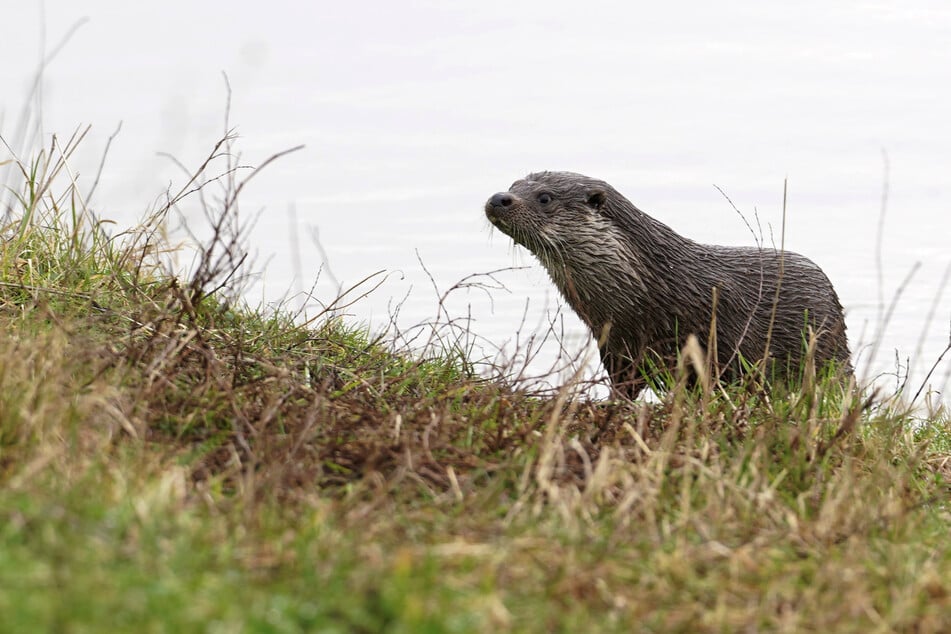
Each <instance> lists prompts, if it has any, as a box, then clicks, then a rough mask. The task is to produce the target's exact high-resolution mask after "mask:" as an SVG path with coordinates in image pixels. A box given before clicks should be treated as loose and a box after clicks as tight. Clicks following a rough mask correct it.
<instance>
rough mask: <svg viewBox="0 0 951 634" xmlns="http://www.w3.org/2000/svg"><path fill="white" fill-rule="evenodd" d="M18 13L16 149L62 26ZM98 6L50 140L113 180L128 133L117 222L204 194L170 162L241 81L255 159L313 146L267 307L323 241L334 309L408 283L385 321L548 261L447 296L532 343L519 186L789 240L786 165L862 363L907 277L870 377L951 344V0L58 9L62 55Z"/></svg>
mask: <svg viewBox="0 0 951 634" xmlns="http://www.w3.org/2000/svg"><path fill="white" fill-rule="evenodd" d="M661 4H662V3H661ZM4 13H5V22H6V23H7V24H16V25H18V27H17V28H16V29H8V31H9V32H7V33H5V34H4V38H3V40H2V41H0V54H2V56H3V59H4V60H8V61H9V60H19V62H18V63H5V64H4V65H3V67H2V68H0V80H2V84H0V85H3V86H4V92H3V99H2V103H0V106H2V108H3V110H4V114H5V116H4V119H3V123H2V127H0V130H2V132H3V134H4V136H5V137H10V136H11V135H12V129H13V128H14V127H15V125H16V115H17V113H18V111H19V108H20V105H21V103H22V99H23V97H24V95H25V94H26V89H27V87H28V84H29V81H30V80H31V65H32V64H33V63H34V61H35V60H36V59H38V51H39V50H40V47H41V30H40V24H41V19H40V14H39V11H38V10H37V7H36V6H35V5H34V6H30V4H29V3H18V4H16V5H15V6H9V7H5V9H4ZM84 16H86V17H88V18H89V20H88V22H86V23H85V24H83V25H82V26H81V27H80V28H79V29H78V31H77V32H76V33H75V35H74V36H73V37H72V39H71V40H70V41H69V42H68V43H67V44H66V46H65V47H64V48H63V49H62V51H61V52H60V54H59V55H58V56H57V57H56V58H55V59H53V60H52V62H51V63H50V64H49V66H48V67H47V68H46V71H45V73H44V82H43V93H42V99H41V103H42V109H41V111H42V115H43V130H44V132H45V133H47V134H48V133H51V132H57V133H59V134H60V135H68V133H70V132H71V131H72V130H73V129H74V128H75V127H76V126H77V125H81V124H87V123H88V124H92V126H93V128H92V131H91V132H90V136H89V138H88V139H87V141H86V143H85V144H84V146H83V148H82V150H81V151H80V152H79V153H78V154H77V156H76V157H74V159H73V166H74V168H75V169H76V170H78V171H79V172H81V173H82V175H83V176H82V177H81V178H85V179H89V180H91V177H92V174H94V173H95V170H96V166H97V165H98V161H99V158H100V155H101V152H102V148H103V146H104V145H105V142H106V138H107V137H108V136H109V134H111V133H112V132H113V131H114V129H115V127H116V125H117V124H118V122H119V121H122V131H121V133H120V134H119V136H118V137H117V138H116V141H115V143H114V144H113V147H112V149H111V152H110V156H109V160H108V162H107V165H106V169H105V172H104V174H103V179H102V184H101V185H100V187H99V190H98V192H97V194H96V200H95V203H96V207H97V208H98V209H99V210H100V213H102V214H103V215H105V216H107V217H111V218H116V219H119V220H120V221H132V220H134V219H135V218H137V217H139V216H140V215H141V214H142V213H143V212H144V211H145V210H146V208H147V207H148V206H149V205H150V204H151V203H152V201H153V200H154V199H155V197H156V196H158V195H159V194H160V193H161V192H162V191H163V190H165V189H166V188H167V187H168V184H169V182H171V181H176V182H181V174H180V172H179V171H178V169H177V168H176V167H175V166H174V165H173V164H172V163H171V162H170V161H169V160H168V159H167V158H165V157H162V156H159V155H158V154H157V153H158V152H168V153H171V154H174V155H175V156H176V157H178V158H179V159H180V160H181V161H182V162H184V163H185V164H186V165H189V166H197V165H198V164H199V163H200V161H201V160H202V158H203V157H204V154H205V153H207V151H208V150H209V149H210V147H211V146H212V144H213V143H214V142H215V140H217V138H218V136H220V134H221V132H222V130H223V127H224V121H223V118H224V110H225V100H226V97H225V95H226V91H225V88H224V82H223V80H222V77H221V73H222V71H225V72H226V73H227V75H228V78H229V81H230V85H231V87H232V90H233V94H232V102H231V122H232V124H233V125H235V126H237V131H238V133H239V134H240V135H241V139H240V140H239V142H238V145H237V147H238V149H239V150H240V151H241V152H242V160H243V161H244V162H247V163H251V164H258V163H260V162H262V161H263V160H264V159H265V158H266V157H267V156H269V155H270V154H271V153H273V152H276V151H279V150H282V149H285V148H288V147H291V146H294V145H297V144H300V143H303V144H305V145H306V147H305V149H304V150H302V151H300V152H298V153H295V154H293V155H291V156H288V157H286V158H284V159H282V160H281V161H279V162H278V163H277V164H275V165H273V166H271V167H270V168H268V169H267V170H266V171H264V172H262V173H261V174H260V175H258V176H257V177H256V178H255V180H254V181H253V182H252V183H251V184H250V185H249V187H248V189H247V191H246V195H245V198H244V201H243V209H244V210H245V212H246V213H248V214H249V215H250V214H252V213H253V212H256V211H258V210H263V211H261V216H260V219H259V221H258V223H257V225H256V227H255V229H254V231H253V233H252V235H251V236H250V243H251V245H252V248H253V250H254V251H255V252H256V253H257V255H258V259H257V262H258V265H259V267H261V268H263V271H264V272H263V275H262V277H261V279H260V281H259V283H258V284H257V285H256V286H254V287H253V288H252V289H250V291H249V299H250V300H251V301H252V302H257V301H259V300H261V299H263V300H265V301H275V300H277V299H279V298H281V297H283V296H285V295H286V294H288V293H294V292H297V291H300V290H302V289H307V288H310V286H311V284H312V282H313V280H314V277H315V276H316V274H317V272H318V270H319V269H320V267H321V265H322V259H323V258H322V256H321V249H319V248H317V246H316V244H315V241H314V236H313V231H314V230H316V231H319V242H320V245H322V247H323V250H324V251H325V253H326V256H327V259H328V262H327V263H326V264H327V265H328V266H329V271H330V272H331V273H332V274H333V275H332V276H331V275H329V274H328V272H327V270H326V269H325V271H324V273H323V274H322V275H321V276H320V279H319V280H318V283H317V286H316V298H317V299H318V300H320V301H322V302H325V303H326V302H329V301H330V300H331V299H332V298H333V296H334V295H335V293H336V288H337V284H336V282H339V283H342V284H343V285H344V286H347V285H349V284H352V283H354V282H356V281H358V280H360V279H362V278H364V277H365V276H367V275H368V274H370V273H372V272H374V271H378V270H386V271H389V272H391V274H390V275H389V276H388V278H387V279H386V281H385V283H384V284H383V285H382V287H381V288H379V289H377V290H376V291H375V292H374V293H373V294H371V295H370V296H369V297H367V298H365V299H363V300H361V301H360V302H358V303H356V304H354V305H353V306H351V307H349V308H348V310H347V312H348V313H349V314H350V315H351V318H352V319H353V320H356V321H362V322H366V323H370V324H371V325H373V326H374V327H382V326H383V325H385V324H386V323H387V321H388V317H389V313H390V312H392V306H393V304H394V302H398V301H399V300H400V299H401V298H403V297H404V296H405V295H406V294H407V293H409V296H408V298H407V299H406V301H405V302H404V303H403V305H402V309H401V311H400V318H399V321H398V323H399V324H400V325H401V326H402V327H403V328H407V327H409V326H410V325H411V324H413V323H416V322H418V321H420V320H428V319H432V318H433V317H435V315H436V312H437V306H436V297H437V293H436V291H434V290H433V283H432V282H431V280H430V277H429V276H430V275H431V276H432V278H433V281H434V282H435V285H436V287H438V289H439V290H440V292H442V291H445V290H446V289H448V288H450V287H451V286H452V285H453V284H454V283H455V282H456V281H457V280H459V279H461V278H463V277H464V276H466V275H469V274H471V273H474V272H483V271H490V270H493V269H498V268H500V267H508V266H526V267H528V268H527V269H524V270H513V271H506V272H503V273H500V274H499V275H498V279H499V280H500V281H501V282H503V283H504V285H505V286H506V287H507V289H508V290H507V291H501V290H496V291H493V292H492V293H491V295H490V296H487V295H486V294H485V293H483V292H480V291H477V290H470V291H468V292H466V291H460V292H457V293H455V294H454V295H453V299H452V300H451V301H450V308H451V310H452V312H453V314H454V315H463V314H466V315H468V314H470V312H471V319H472V321H471V328H472V331H473V333H474V334H475V335H476V336H477V337H479V338H480V340H481V341H483V342H486V343H488V344H492V345H495V346H502V345H503V343H504V342H506V341H509V342H511V340H512V338H513V333H515V332H516V331H517V330H518V329H519V324H520V323H521V322H522V321H524V322H525V326H524V327H523V328H522V335H523V336H524V334H525V333H526V332H528V331H531V330H533V329H534V328H536V327H537V326H538V325H539V324H545V323H546V314H547V311H548V310H553V309H555V308H556V307H557V306H558V304H559V300H558V297H557V295H556V294H555V293H554V291H553V290H552V288H551V285H550V283H549V282H548V281H547V278H546V276H545V275H544V273H543V272H542V271H541V270H540V268H539V267H538V265H537V264H536V263H535V262H534V260H533V259H532V258H531V256H529V255H527V254H526V253H524V252H523V251H522V250H521V249H517V248H515V247H513V246H512V245H511V242H510V241H509V240H508V239H506V238H505V237H504V236H502V235H501V234H499V233H497V232H494V231H492V230H491V229H490V227H489V225H488V224H487V222H486V221H485V219H484V216H483V214H482V204H483V202H484V201H485V199H486V198H487V197H488V196H489V195H491V194H492V193H494V192H495V191H498V190H503V189H506V188H507V187H508V186H509V184H510V183H511V182H512V181H513V180H515V179H517V178H519V177H521V176H523V175H524V174H525V173H527V172H530V171H535V170H540V169H568V170H573V171H578V172H582V173H587V174H589V175H592V176H596V177H599V178H603V179H605V180H607V181H609V182H611V183H612V184H613V185H614V186H615V187H616V188H617V189H619V190H620V191H621V192H623V193H624V194H626V195H627V196H628V197H629V198H630V199H631V200H632V201H633V202H634V203H635V204H637V205H638V206H639V207H641V208H642V209H644V210H645V211H647V212H649V213H651V214H652V215H654V216H655V217H657V218H659V219H660V220H662V221H663V222H665V223H667V224H669V225H671V226H672V227H673V228H675V229H676V230H678V231H680V232H681V233H683V234H686V235H688V236H690V237H691V238H694V239H696V240H699V241H703V242H714V243H723V244H751V243H752V242H753V236H751V235H750V232H749V230H748V229H747V227H746V224H745V223H744V221H743V219H741V218H740V216H739V215H738V214H737V213H736V212H735V211H734V210H733V208H732V206H731V205H730V204H729V203H728V202H727V201H726V200H725V198H724V197H723V195H722V194H721V193H720V192H719V191H718V190H717V189H716V188H715V187H714V185H716V186H719V187H720V188H722V189H723V191H724V192H725V193H726V194H727V195H728V196H729V197H730V199H731V200H732V201H733V203H734V204H735V205H736V206H737V208H738V209H739V210H740V211H742V212H743V214H744V215H745V216H746V217H747V218H748V219H749V220H750V221H751V222H755V220H754V216H758V218H759V221H760V223H761V226H762V227H763V234H764V236H765V237H766V238H767V240H769V236H770V235H771V234H772V235H773V237H774V239H775V240H776V241H778V240H779V233H780V227H781V225H782V196H783V183H784V180H787V179H788V191H789V193H788V200H787V218H786V225H785V244H786V247H787V248H789V249H792V250H795V251H799V252H801V253H804V254H806V255H808V256H809V257H810V258H812V259H813V260H815V261H816V262H817V263H819V264H820V265H821V266H822V267H823V268H824V269H825V271H826V272H827V273H828V275H829V277H830V278H831V279H832V280H833V282H834V284H835V286H836V288H837V289H838V292H839V294H840V297H841V299H842V302H843V304H844V305H845V307H846V310H847V314H848V323H849V329H850V330H849V334H850V340H851V344H852V347H853V349H854V350H855V351H857V352H861V353H862V355H863V358H864V359H868V357H869V355H870V353H871V350H870V349H868V348H867V347H866V346H867V344H869V342H870V341H872V339H873V336H874V335H875V333H876V332H877V331H876V329H877V327H878V323H879V319H878V317H879V315H880V311H881V306H882V302H884V303H886V304H887V303H888V302H889V301H890V300H891V299H893V298H894V297H896V295H898V293H899V289H900V291H901V293H900V299H899V301H898V302H897V306H896V308H895V310H894V313H893V315H892V317H891V319H890V321H889V322H888V325H887V328H886V329H885V330H884V332H883V333H882V336H881V344H880V348H879V350H878V353H877V356H876V358H875V359H874V360H872V362H871V363H870V364H868V371H869V373H872V374H874V373H881V372H894V371H895V370H896V363H897V364H898V365H901V366H905V364H906V363H908V362H907V361H906V360H907V359H910V364H911V368H910V371H911V373H912V378H913V381H912V382H913V383H915V382H920V381H921V380H922V379H923V376H924V372H925V371H926V370H927V368H928V367H930V366H931V364H932V363H933V362H934V360H935V359H936V358H937V357H938V355H939V354H940V353H941V351H942V350H943V349H944V348H945V346H946V345H947V344H948V338H949V319H951V289H944V288H943V286H942V279H943V275H944V273H945V271H946V269H947V267H948V266H949V263H951V249H949V247H948V245H949V243H951V213H949V212H951V163H949V159H948V148H949V147H951V119H949V117H948V114H947V113H948V112H951V81H949V76H948V75H949V69H951V7H949V6H947V5H946V3H942V2H930V3H928V2H917V3H914V5H913V6H912V5H908V6H905V5H901V6H898V5H895V3H889V2H881V3H876V2H857V1H852V2H839V3H835V4H834V6H830V3H824V2H802V3H796V4H795V5H794V6H788V5H783V6H782V7H780V6H779V5H771V4H762V3H761V4H758V5H752V4H750V3H741V2H727V3H722V2H721V3H716V5H709V4H707V3H702V2H698V1H693V2H685V3H678V4H668V5H663V6H660V5H659V4H658V3H629V4H628V5H625V7H623V8H621V7H617V6H614V5H613V4H612V3H594V4H586V5H585V7H584V8H581V7H579V6H575V5H573V4H571V3H558V2H554V3H553V2H545V3H540V2H530V3H517V4H516V3H510V2H482V3H478V4H473V6H463V5H462V4H461V3H460V4H448V3H438V2H414V3H401V4H400V5H399V6H397V5H396V4H392V5H391V4H390V3H382V2H380V3H349V4H348V3H343V4H341V3H329V2H321V3H312V4H310V5H308V6H306V7H305V6H304V5H303V4H301V3H291V2H271V3H268V5H267V7H266V10H262V8H261V6H260V5H259V4H258V3H253V4H252V3H223V2H205V3H197V4H195V3H186V2H183V1H181V0H169V1H167V2H163V3H160V4H158V5H155V4H153V5H148V6H146V5H141V4H139V3H127V4H126V5H118V4H117V3H113V2H109V1H106V0H102V1H96V2H66V1H64V0H50V1H48V2H46V3H45V31H46V39H47V41H46V48H47V50H49V49H51V48H52V47H53V46H54V45H55V44H56V42H57V41H58V40H59V38H60V37H61V36H62V35H63V34H64V33H66V31H67V30H68V29H69V28H70V26H71V25H73V24H75V23H76V21H77V20H79V19H80V18H82V17H84ZM46 138H47V139H48V137H46ZM886 189H887V196H884V202H885V204H884V209H885V215H884V224H883V227H884V231H883V233H882V234H881V235H882V245H881V257H880V258H879V257H878V255H877V247H876V245H877V236H878V224H879V216H880V212H881V210H882V208H883V192H884V191H885V190H886ZM184 211H185V212H186V213H188V214H191V215H193V216H197V215H198V214H197V211H196V210H195V209H194V208H191V207H188V206H186V207H185V208H184ZM295 244H299V245H300V249H299V256H296V257H295V255H294V252H295V248H294V245H295ZM420 261H422V263H423V264H424V265H425V269H426V270H428V274H427V273H426V271H425V270H424V267H423V266H422V265H421V264H420ZM295 262H299V270H298V267H297V266H296V264H295ZM879 263H880V265H881V285H880V284H879ZM916 264H917V265H918V267H919V268H918V269H917V272H916V273H915V275H914V277H913V278H912V279H911V280H910V281H909V282H908V283H907V284H905V285H904V286H902V280H903V279H904V278H905V276H906V275H907V274H908V272H909V271H910V270H912V268H913V267H915V266H916ZM900 287H901V288H900ZM942 290H945V291H946V292H945V293H944V295H943V296H941V297H940V299H938V301H937V303H936V298H937V297H938V294H939V293H940V292H941V291H942ZM490 299H491V301H490ZM526 301H527V302H528V308H527V310H526ZM311 304H312V305H314V306H315V305H316V302H311ZM932 306H935V308H934V317H933V319H931V320H930V321H929V319H928V315H929V314H930V313H931V311H932ZM564 328H565V329H566V332H567V333H568V334H569V344H568V345H569V347H571V348H572V349H576V348H580V347H581V346H582V344H583V342H584V341H585V335H584V331H583V329H582V328H581V325H580V323H579V322H578V320H577V319H576V318H574V316H573V315H570V314H569V315H565V316H564ZM542 348H543V349H542V354H541V355H540V357H539V359H538V360H536V363H535V364H534V365H533V366H532V367H533V371H538V368H540V367H542V366H545V364H546V363H550V360H551V359H552V358H553V357H554V356H556V355H557V353H558V351H559V347H558V345H557V344H556V343H555V342H548V343H546V344H545V345H544V346H543V347H542ZM504 350H506V353H505V354H509V353H510V352H511V345H510V346H509V347H507V348H504ZM896 359H897V362H896ZM863 365H864V362H862V363H860V367H861V366H863ZM900 371H901V372H902V373H904V372H906V371H908V370H907V368H903V369H901V370H900ZM949 371H951V361H948V360H946V361H945V362H944V364H943V366H941V367H940V368H939V369H938V371H937V372H936V374H935V375H934V376H933V377H932V380H931V383H932V384H933V385H934V386H935V387H936V388H937V389H941V388H942V386H946V385H947V384H948V373H949ZM558 380H560V379H558V378H557V377H556V378H555V379H554V381H555V382H557V381H558ZM892 384H894V381H892ZM916 386H917V385H916Z"/></svg>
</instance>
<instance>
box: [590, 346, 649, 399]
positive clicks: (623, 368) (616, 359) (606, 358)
mask: <svg viewBox="0 0 951 634" xmlns="http://www.w3.org/2000/svg"><path fill="white" fill-rule="evenodd" d="M598 351H599V352H600V353H601V363H602V364H604V369H605V370H607V373H608V376H609V377H610V378H611V391H612V395H613V396H618V397H620V398H626V399H629V400H632V401H633V400H634V399H636V398H637V396H638V395H639V394H640V393H641V392H642V391H643V390H644V386H645V385H646V382H645V381H644V377H642V376H641V373H640V370H639V368H638V366H637V364H636V363H635V362H634V361H633V360H631V358H630V357H629V356H627V355H619V354H617V353H615V352H610V351H608V349H607V347H606V346H602V347H601V348H600V349H599V350H598Z"/></svg>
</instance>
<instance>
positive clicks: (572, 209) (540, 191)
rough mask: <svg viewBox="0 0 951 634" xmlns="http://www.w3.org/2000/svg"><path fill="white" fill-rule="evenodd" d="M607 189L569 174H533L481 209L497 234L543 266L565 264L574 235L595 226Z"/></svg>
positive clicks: (608, 188)
mask: <svg viewBox="0 0 951 634" xmlns="http://www.w3.org/2000/svg"><path fill="white" fill-rule="evenodd" d="M610 191H611V186H610V185H608V184H607V183H605V182H604V181H599V180H597V179H594V178H588V177H587V176H582V175H581V174H574V173H572V172H537V173H535V174H529V175H528V176H526V177H525V178H523V179H521V180H517V181H515V182H514V183H512V186H511V187H510V188H509V190H508V191H507V192H499V193H497V194H494V195H493V196H492V197H491V198H489V200H488V201H486V203H485V215H486V217H488V219H489V221H490V222H491V223H492V224H493V225H495V226H496V228H498V229H499V230H500V231H502V232H503V233H505V234H507V235H508V236H510V237H511V238H512V239H513V240H515V242H516V243H518V244H521V245H522V246H524V247H526V248H527V249H528V250H529V251H531V252H532V253H534V254H535V256H536V257H538V259H539V260H541V261H542V263H543V264H545V265H546V266H548V267H550V264H551V263H553V262H562V263H563V262H564V259H565V258H564V255H565V251H566V249H572V250H573V248H572V244H573V243H574V242H575V240H574V239H573V238H574V237H575V236H576V234H577V232H579V231H580V232H581V233H587V228H589V227H591V226H592V225H597V224H600V223H599V222H593V221H594V220H595V219H597V218H599V217H600V216H601V212H602V210H603V209H604V206H605V203H606V201H607V199H608V195H609V192H610Z"/></svg>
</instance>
